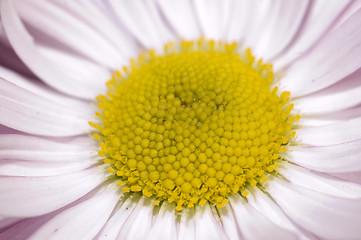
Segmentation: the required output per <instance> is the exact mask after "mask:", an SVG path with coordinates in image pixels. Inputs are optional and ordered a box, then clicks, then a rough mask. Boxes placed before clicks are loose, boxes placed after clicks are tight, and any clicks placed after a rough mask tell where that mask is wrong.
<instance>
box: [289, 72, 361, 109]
mask: <svg viewBox="0 0 361 240" xmlns="http://www.w3.org/2000/svg"><path fill="white" fill-rule="evenodd" d="M360 79H361V70H358V71H356V72H355V73H353V74H351V75H349V76H348V77H346V79H344V80H342V81H340V82H338V83H336V84H334V85H333V86H330V87H329V88H326V89H324V90H322V91H320V92H317V93H315V94H312V95H309V96H305V97H303V98H300V99H297V100H296V108H297V109H299V110H300V111H301V112H302V114H307V115H322V114H327V113H330V112H336V111H340V110H344V109H347V108H351V107H355V106H357V105H359V104H360V103H361V81H360Z"/></svg>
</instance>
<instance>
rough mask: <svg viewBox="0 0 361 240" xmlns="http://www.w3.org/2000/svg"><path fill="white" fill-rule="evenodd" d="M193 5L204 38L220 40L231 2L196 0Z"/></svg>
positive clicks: (227, 0) (228, 0)
mask: <svg viewBox="0 0 361 240" xmlns="http://www.w3.org/2000/svg"><path fill="white" fill-rule="evenodd" d="M193 3H194V10H195V12H196V14H197V16H198V20H199V24H200V27H201V29H202V33H203V34H204V36H205V37H206V38H211V39H217V40H221V39H222V38H223V36H224V35H225V34H224V31H225V27H226V26H227V23H228V20H229V16H230V14H229V12H230V10H231V1H230V0H225V1H217V0H196V1H194V2H193Z"/></svg>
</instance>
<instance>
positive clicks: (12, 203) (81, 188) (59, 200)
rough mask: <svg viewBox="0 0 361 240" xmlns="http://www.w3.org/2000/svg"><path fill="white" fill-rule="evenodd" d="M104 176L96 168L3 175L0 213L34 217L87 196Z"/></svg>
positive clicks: (11, 215) (1, 178) (0, 183)
mask: <svg viewBox="0 0 361 240" xmlns="http://www.w3.org/2000/svg"><path fill="white" fill-rule="evenodd" d="M102 179H103V175H102V174H101V173H100V172H99V170H98V169H94V168H90V169H88V170H84V171H81V172H76V173H71V174H67V175H60V176H51V177H0V214H2V215H5V216H9V217H31V216H39V215H42V214H46V213H49V212H52V211H54V210H57V209H59V208H61V207H63V206H65V205H67V204H69V203H71V202H73V201H75V200H77V199H79V198H80V197H82V196H84V195H85V194H87V193H88V192H89V191H91V190H93V189H94V188H95V187H96V186H98V185H99V184H100V183H101V181H102ZM19 206H21V207H19Z"/></svg>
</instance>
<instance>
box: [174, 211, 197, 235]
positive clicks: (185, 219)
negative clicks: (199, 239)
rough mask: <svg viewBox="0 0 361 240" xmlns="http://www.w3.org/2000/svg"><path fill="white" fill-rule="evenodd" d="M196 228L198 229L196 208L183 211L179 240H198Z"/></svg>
mask: <svg viewBox="0 0 361 240" xmlns="http://www.w3.org/2000/svg"><path fill="white" fill-rule="evenodd" d="M195 228H196V219H195V208H186V209H183V210H182V215H181V218H180V222H179V229H178V240H195V239H196V235H195V234H196V233H195V232H196V230H195Z"/></svg>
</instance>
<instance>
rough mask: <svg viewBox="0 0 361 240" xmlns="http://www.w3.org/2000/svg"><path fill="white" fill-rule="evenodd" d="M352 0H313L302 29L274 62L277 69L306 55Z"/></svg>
mask: <svg viewBox="0 0 361 240" xmlns="http://www.w3.org/2000/svg"><path fill="white" fill-rule="evenodd" d="M351 2H352V1H351V0H348V1H332V2H331V1H328V0H319V1H312V6H311V7H310V9H309V11H308V12H307V17H306V18H305V20H304V21H303V23H302V25H303V26H302V31H301V32H300V33H299V35H298V36H297V39H295V42H294V43H293V44H292V45H291V46H290V48H289V49H287V51H285V54H284V55H281V57H280V58H278V59H276V60H275V61H274V62H273V65H274V66H275V69H276V70H278V69H282V68H284V67H285V66H287V65H289V64H290V63H292V62H293V61H294V60H295V59H297V58H299V57H300V56H302V55H304V54H305V53H307V52H308V50H309V49H311V47H312V46H314V45H315V44H316V43H317V41H318V40H319V39H320V38H321V37H322V36H323V35H324V34H325V33H326V32H327V30H329V29H330V28H331V27H332V25H333V24H334V22H335V21H337V19H338V18H339V17H340V16H341V15H342V13H343V11H344V10H345V9H346V8H347V7H348V6H349V5H350V3H351Z"/></svg>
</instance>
